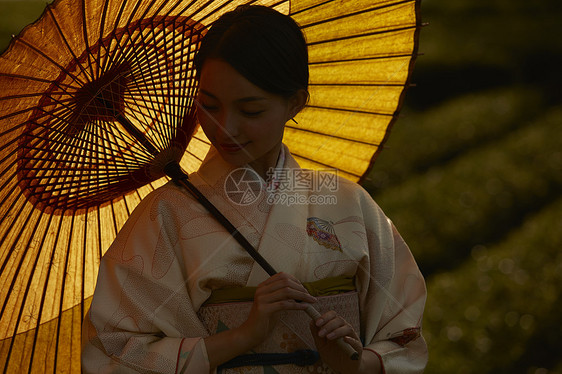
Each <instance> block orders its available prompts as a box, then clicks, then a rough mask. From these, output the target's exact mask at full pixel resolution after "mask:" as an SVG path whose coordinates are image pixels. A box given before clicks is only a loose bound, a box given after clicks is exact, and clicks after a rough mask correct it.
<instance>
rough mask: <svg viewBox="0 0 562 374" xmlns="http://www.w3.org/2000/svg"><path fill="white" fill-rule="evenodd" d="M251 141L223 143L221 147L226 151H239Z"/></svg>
mask: <svg viewBox="0 0 562 374" xmlns="http://www.w3.org/2000/svg"><path fill="white" fill-rule="evenodd" d="M249 143H250V142H247V143H221V144H220V147H221V148H222V149H223V151H226V152H230V153H232V152H238V151H240V150H241V149H243V148H244V147H246V146H247V145H248V144H249Z"/></svg>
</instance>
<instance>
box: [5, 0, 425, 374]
mask: <svg viewBox="0 0 562 374" xmlns="http://www.w3.org/2000/svg"><path fill="white" fill-rule="evenodd" d="M242 3H247V2H246V1H208V2H194V1H181V0H145V1H137V0H134V1H133V0H125V1H122V0H120V1H117V0H88V1H86V0H81V1H76V0H56V1H55V2H54V3H52V4H50V5H48V6H47V8H46V10H45V12H44V14H43V15H42V16H41V18H40V19H39V20H38V21H37V22H35V23H34V24H32V25H30V26H28V27H27V28H25V29H24V30H23V32H22V33H21V34H20V35H19V36H17V37H16V38H15V39H14V40H13V41H12V43H11V44H10V46H9V48H8V49H7V51H6V52H5V53H4V54H3V55H2V56H0V222H1V226H0V248H1V250H0V312H1V313H0V315H1V317H0V369H4V371H7V372H14V371H39V372H66V371H79V369H80V333H81V323H82V319H83V316H84V313H85V312H86V311H87V309H88V306H89V302H90V300H91V296H92V294H93V291H94V287H95V281H96V277H97V268H98V265H99V261H100V258H101V256H102V255H103V253H104V252H105V251H106V250H107V249H108V247H109V245H110V244H111V242H112V241H113V239H114V238H115V235H116V233H117V232H118V231H119V229H120V228H121V226H122V225H123V223H124V222H125V221H126V219H127V217H128V216H129V214H130V213H131V212H132V210H133V209H134V208H135V206H136V205H137V204H138V203H139V202H140V200H141V199H142V198H143V197H145V196H146V195H147V194H148V193H150V192H151V191H153V190H154V189H156V188H157V187H159V186H160V185H162V184H164V183H166V181H167V178H166V177H165V176H164V173H163V171H162V167H163V165H164V164H165V163H166V162H168V161H170V160H175V161H178V162H179V163H180V165H181V166H182V168H183V169H184V170H186V171H187V172H191V171H194V170H196V169H197V167H198V166H199V164H200V163H201V160H202V159H203V158H204V156H205V154H206V152H207V151H208V149H209V146H210V144H209V141H208V140H207V139H206V137H205V135H204V134H203V132H202V131H201V130H200V129H199V127H198V125H197V122H196V118H195V110H194V108H195V102H194V98H195V94H196V89H197V82H196V81H195V74H194V71H193V68H192V63H191V61H192V58H193V55H194V53H195V52H196V50H197V47H198V43H199V41H200V39H201V37H202V36H203V35H204V34H205V32H206V30H207V29H208V28H209V26H210V25H211V24H212V23H213V21H214V20H216V19H217V18H218V17H219V16H220V15H221V14H223V13H224V12H226V11H229V10H232V9H234V8H235V7H236V6H238V5H240V4H242ZM254 3H256V4H257V3H259V4H263V5H267V6H272V7H275V8H276V9H277V10H279V11H281V12H283V13H287V14H291V16H292V17H293V18H294V19H295V20H296V21H297V22H298V23H299V24H300V25H301V27H302V29H303V31H304V33H305V36H306V38H307V43H308V45H309V57H310V94H311V100H310V102H309V104H308V106H307V107H306V108H305V110H303V111H302V112H301V113H300V114H299V115H298V116H297V117H296V120H297V122H298V123H297V124H294V123H290V124H287V127H286V132H285V143H286V144H287V145H288V147H289V149H290V150H291V152H292V153H293V154H294V155H295V157H296V158H297V160H298V161H299V163H300V164H301V165H302V166H303V167H305V168H315V169H326V168H336V169H338V173H339V174H340V175H343V176H345V177H347V178H349V179H352V180H356V181H358V180H360V179H361V177H362V176H364V175H365V174H366V173H367V172H368V170H369V168H370V166H371V164H372V162H373V160H374V158H375V156H376V154H377V153H378V151H379V150H380V147H381V145H382V144H383V143H384V140H385V139H386V137H387V135H388V132H389V128H390V126H391V125H392V123H393V122H394V120H395V119H396V116H397V112H398V109H399V108H400V104H401V101H402V98H403V95H404V91H405V87H407V85H408V80H409V75H410V72H411V69H412V67H413V62H414V60H415V56H416V52H417V51H416V50H417V36H418V31H419V20H418V9H419V1H416V0H411V1H373V0H370V1H353V2H352V1H347V2H340V1H325V0H323V1H318V0H317V1H288V0H286V1H259V2H254Z"/></svg>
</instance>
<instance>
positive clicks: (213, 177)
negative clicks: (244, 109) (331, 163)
mask: <svg viewBox="0 0 562 374" xmlns="http://www.w3.org/2000/svg"><path fill="white" fill-rule="evenodd" d="M287 154H289V150H288V149H287V146H286V145H285V144H281V151H280V152H279V156H278V157H277V164H276V166H275V169H274V170H273V171H272V172H270V173H269V172H268V177H267V180H266V181H265V180H263V178H261V176H259V175H258V174H257V173H255V174H256V177H259V180H260V181H261V182H262V184H263V187H264V188H267V189H268V190H270V189H271V188H272V186H276V185H278V181H277V178H278V176H279V170H281V169H283V168H284V167H286V165H285V163H286V161H287ZM240 168H247V169H251V170H252V171H253V170H254V169H252V167H251V166H250V165H249V164H246V165H244V166H234V165H231V164H229V163H228V162H226V161H224V159H223V158H222V157H221V155H220V154H219V152H218V151H217V149H216V148H215V147H213V146H211V148H210V149H209V152H208V153H207V156H205V159H204V160H203V162H202V163H201V166H200V167H199V170H197V174H198V175H199V176H200V177H201V178H202V179H203V180H205V182H206V183H208V184H209V185H211V186H214V185H216V184H217V183H220V182H221V181H224V179H225V178H226V176H227V175H228V174H230V173H231V172H232V171H233V170H235V169H240ZM273 189H275V188H274V187H273Z"/></svg>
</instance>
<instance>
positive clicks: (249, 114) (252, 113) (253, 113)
mask: <svg viewBox="0 0 562 374" xmlns="http://www.w3.org/2000/svg"><path fill="white" fill-rule="evenodd" d="M241 112H242V114H243V115H245V116H246V117H258V116H259V115H260V114H262V113H263V112H265V110H256V111H252V110H242V111H241Z"/></svg>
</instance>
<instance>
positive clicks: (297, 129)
mask: <svg viewBox="0 0 562 374" xmlns="http://www.w3.org/2000/svg"><path fill="white" fill-rule="evenodd" d="M285 127H288V128H290V129H292V130H295V131H303V132H307V133H309V134H314V135H320V136H325V137H329V138H332V139H339V140H345V141H348V142H352V143H358V144H364V145H369V146H374V147H378V146H380V143H373V142H366V141H364V140H359V139H351V138H346V137H343V136H338V135H334V134H325V133H322V132H319V131H314V130H309V129H303V128H300V127H294V126H291V125H286V126H285Z"/></svg>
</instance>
